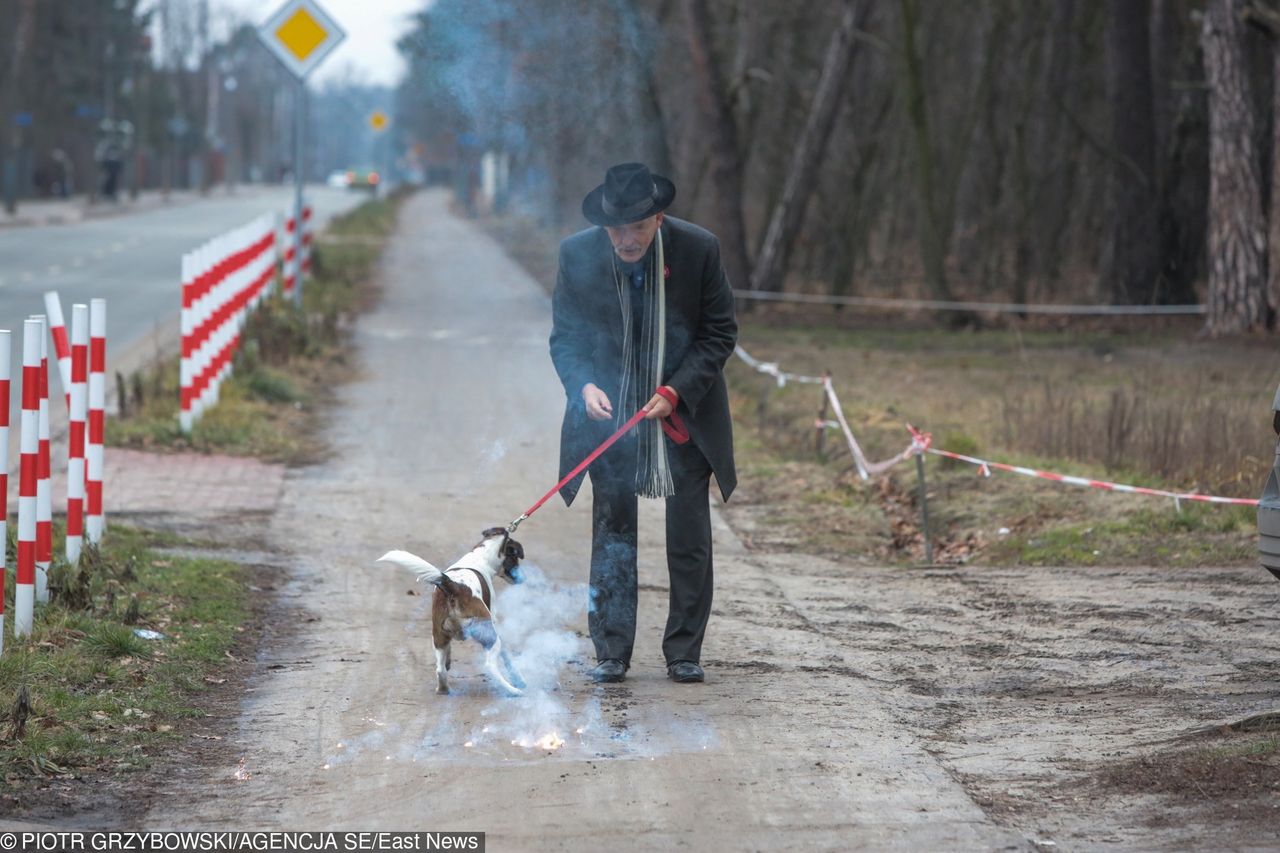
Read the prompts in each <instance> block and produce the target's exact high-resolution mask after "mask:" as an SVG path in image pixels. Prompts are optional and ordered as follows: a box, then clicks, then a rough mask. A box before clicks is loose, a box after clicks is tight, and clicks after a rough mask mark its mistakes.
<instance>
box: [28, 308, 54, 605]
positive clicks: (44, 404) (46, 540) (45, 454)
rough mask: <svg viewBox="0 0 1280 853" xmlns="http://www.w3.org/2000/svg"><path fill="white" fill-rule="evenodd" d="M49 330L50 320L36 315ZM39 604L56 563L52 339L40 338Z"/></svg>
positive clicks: (38, 450)
mask: <svg viewBox="0 0 1280 853" xmlns="http://www.w3.org/2000/svg"><path fill="white" fill-rule="evenodd" d="M31 319H32V320H39V321H40V324H41V326H42V327H44V328H45V329H47V328H48V318H47V317H45V316H44V315H43V314H35V315H33V316H32V317H31ZM36 429H37V433H36V434H37V436H38V437H39V442H40V443H39V446H38V449H37V451H36V452H37V454H38V456H37V457H36V601H37V602H38V603H40V604H43V603H45V602H46V601H48V600H49V564H50V563H52V562H53V467H52V465H50V462H49V336H48V335H42V336H41V338H40V409H39V411H38V414H37V421H36Z"/></svg>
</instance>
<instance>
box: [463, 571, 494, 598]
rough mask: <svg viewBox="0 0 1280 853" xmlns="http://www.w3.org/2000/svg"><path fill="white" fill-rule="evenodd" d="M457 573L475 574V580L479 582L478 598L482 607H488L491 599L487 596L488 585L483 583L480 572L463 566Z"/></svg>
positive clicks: (482, 576)
mask: <svg viewBox="0 0 1280 853" xmlns="http://www.w3.org/2000/svg"><path fill="white" fill-rule="evenodd" d="M458 571H463V572H473V573H474V574H475V576H476V580H478V581H480V598H481V600H483V601H484V606H485V607H488V606H489V602H490V601H492V598H491V597H490V595H489V584H487V583H486V582H485V579H484V575H483V574H482V573H481V571H480V570H479V569H473V568H471V567H470V566H463V567H462V568H460V569H459V570H458Z"/></svg>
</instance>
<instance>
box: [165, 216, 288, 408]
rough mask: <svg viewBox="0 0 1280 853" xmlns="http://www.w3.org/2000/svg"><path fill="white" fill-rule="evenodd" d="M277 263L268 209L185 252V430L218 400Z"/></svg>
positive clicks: (181, 371)
mask: <svg viewBox="0 0 1280 853" xmlns="http://www.w3.org/2000/svg"><path fill="white" fill-rule="evenodd" d="M275 264H276V225H275V219H274V217H272V216H270V215H266V216H262V217H259V218H258V219H255V220H254V221H253V222H250V223H249V224H248V225H246V226H245V227H243V228H237V229H236V230H235V231H233V232H231V233H229V234H224V235H222V236H220V237H217V238H215V239H214V240H212V241H211V242H210V243H209V244H208V245H207V246H204V247H201V248H200V249H197V250H196V251H194V252H192V253H190V254H189V255H188V256H186V257H184V258H183V276H182V278H183V296H182V362H181V367H180V368H179V371H180V377H181V385H182V392H181V393H182V398H181V408H180V414H179V423H180V424H181V426H182V429H183V431H184V432H190V431H191V429H192V428H193V426H194V425H195V421H196V420H197V419H198V418H199V417H200V415H201V414H202V413H203V412H204V410H205V409H207V408H209V407H210V406H212V405H214V404H215V403H217V401H218V391H219V388H220V386H221V384H222V382H223V381H224V380H225V379H226V378H227V377H228V376H230V375H231V369H232V359H233V358H234V357H235V353H236V349H237V347H238V346H239V344H240V331H241V330H242V329H243V328H244V323H245V319H246V318H247V317H248V313H249V311H250V310H251V309H252V308H254V307H256V306H257V305H258V303H259V302H261V301H262V299H263V298H264V297H265V296H266V293H267V289H268V288H269V287H270V285H271V281H272V279H273V278H274V277H275Z"/></svg>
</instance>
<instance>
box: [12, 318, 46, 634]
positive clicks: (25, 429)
mask: <svg viewBox="0 0 1280 853" xmlns="http://www.w3.org/2000/svg"><path fill="white" fill-rule="evenodd" d="M43 337H44V324H43V323H41V322H40V321H39V320H27V321H25V322H23V324H22V426H21V436H20V447H21V450H22V461H21V467H20V476H19V480H18V569H17V572H16V576H17V577H16V580H17V584H16V586H15V587H14V590H13V610H14V618H13V635H14V636H15V637H25V636H27V635H28V634H30V633H31V628H32V625H33V624H34V622H35V600H36V462H37V459H38V457H39V455H40V435H39V432H40V341H41V339H42V338H43Z"/></svg>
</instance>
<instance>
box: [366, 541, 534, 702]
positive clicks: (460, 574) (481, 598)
mask: <svg viewBox="0 0 1280 853" xmlns="http://www.w3.org/2000/svg"><path fill="white" fill-rule="evenodd" d="M482 535H483V536H484V538H483V539H482V540H480V543H479V544H478V545H476V546H475V547H474V548H472V549H471V550H470V551H469V552H467V553H466V554H464V555H463V556H462V557H461V558H460V559H459V560H458V561H457V562H456V563H454V564H453V565H452V566H450V567H449V568H447V569H445V570H444V571H440V570H439V569H437V568H436V567H435V566H433V565H431V564H430V563H428V562H427V561H426V560H424V559H422V558H421V557H418V556H416V555H414V554H410V553H409V552H408V551H388V552H387V553H385V554H383V555H382V556H381V557H380V558H378V562H379V563H383V562H386V563H394V564H396V565H397V566H403V567H404V568H406V569H408V570H409V571H411V572H413V573H414V574H416V575H417V576H418V580H421V581H425V582H426V583H429V584H431V585H432V586H434V587H435V588H436V589H435V592H434V593H432V596H431V639H432V642H433V644H434V645H435V650H436V692H437V693H448V692H449V677H448V675H447V672H448V670H449V667H450V666H451V664H452V663H453V659H452V653H451V649H452V643H453V641H454V640H456V639H464V638H470V639H473V640H475V641H476V642H478V643H480V645H482V646H484V648H485V671H486V672H488V673H489V675H490V677H492V678H493V680H494V681H496V682H497V683H498V684H499V685H500V686H501V687H502V689H503V690H505V691H506V692H507V693H509V694H510V695H512V696H519V695H521V693H522V692H523V690H524V686H525V684H524V679H522V678H521V677H520V674H519V673H518V672H516V668H515V666H514V665H513V664H512V663H511V655H510V653H509V652H508V651H507V650H506V649H504V648H503V647H502V641H501V640H500V639H499V638H498V629H497V626H496V625H495V624H494V619H493V599H494V587H493V583H494V580H495V579H496V578H498V577H501V578H504V579H505V580H506V581H508V582H509V583H518V582H519V581H518V578H516V577H515V576H514V575H513V574H512V572H513V571H514V569H515V568H516V566H518V565H519V564H520V561H521V560H523V559H524V548H523V547H522V546H521V545H520V543H519V542H517V541H515V540H514V539H512V538H511V535H510V534H509V533H508V532H507V531H506V529H504V528H502V527H491V528H489V529H488V530H486V531H484V533H483V534H482Z"/></svg>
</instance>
